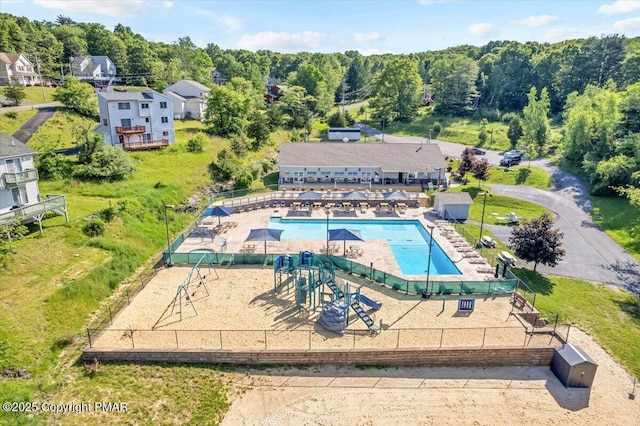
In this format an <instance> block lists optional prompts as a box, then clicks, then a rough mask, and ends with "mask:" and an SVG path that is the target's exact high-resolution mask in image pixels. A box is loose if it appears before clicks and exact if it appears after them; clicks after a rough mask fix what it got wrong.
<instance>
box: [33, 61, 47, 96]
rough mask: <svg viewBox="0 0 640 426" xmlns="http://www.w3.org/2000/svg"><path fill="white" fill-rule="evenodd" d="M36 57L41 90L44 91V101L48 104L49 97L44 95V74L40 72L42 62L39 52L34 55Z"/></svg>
mask: <svg viewBox="0 0 640 426" xmlns="http://www.w3.org/2000/svg"><path fill="white" fill-rule="evenodd" d="M34 55H35V57H36V67H37V68H38V78H39V79H40V88H41V89H42V99H43V101H44V102H47V95H46V94H45V93H44V81H42V73H41V72H40V61H39V60H38V52H35V53H34Z"/></svg>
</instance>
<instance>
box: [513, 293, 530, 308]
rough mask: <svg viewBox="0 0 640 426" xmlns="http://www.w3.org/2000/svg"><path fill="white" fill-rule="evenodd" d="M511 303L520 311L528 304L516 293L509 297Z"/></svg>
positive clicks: (524, 298)
mask: <svg viewBox="0 0 640 426" xmlns="http://www.w3.org/2000/svg"><path fill="white" fill-rule="evenodd" d="M511 302H512V303H513V305H514V306H515V307H518V308H520V309H523V308H524V307H525V306H526V305H527V303H528V302H527V299H526V297H524V296H523V295H521V294H520V293H518V292H514V293H513V294H512V295H511Z"/></svg>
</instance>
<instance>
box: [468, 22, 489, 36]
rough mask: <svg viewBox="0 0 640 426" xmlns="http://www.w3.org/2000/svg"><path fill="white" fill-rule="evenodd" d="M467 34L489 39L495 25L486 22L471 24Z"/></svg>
mask: <svg viewBox="0 0 640 426" xmlns="http://www.w3.org/2000/svg"><path fill="white" fill-rule="evenodd" d="M467 32H468V33H469V35H471V36H473V37H487V36H488V35H491V34H493V32H494V31H493V25H491V24H488V23H486V22H480V23H478V24H471V25H469V26H468V27H467Z"/></svg>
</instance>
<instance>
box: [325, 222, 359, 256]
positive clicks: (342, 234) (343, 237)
mask: <svg viewBox="0 0 640 426" xmlns="http://www.w3.org/2000/svg"><path fill="white" fill-rule="evenodd" d="M329 241H343V243H344V247H343V254H342V255H343V256H345V255H346V254H347V241H364V240H363V239H362V237H361V236H360V231H358V230H356V229H345V228H342V229H330V230H329Z"/></svg>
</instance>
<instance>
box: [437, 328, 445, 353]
mask: <svg viewBox="0 0 640 426" xmlns="http://www.w3.org/2000/svg"><path fill="white" fill-rule="evenodd" d="M443 337H444V328H441V329H440V346H439V347H438V349H440V348H441V347H442V339H443Z"/></svg>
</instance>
